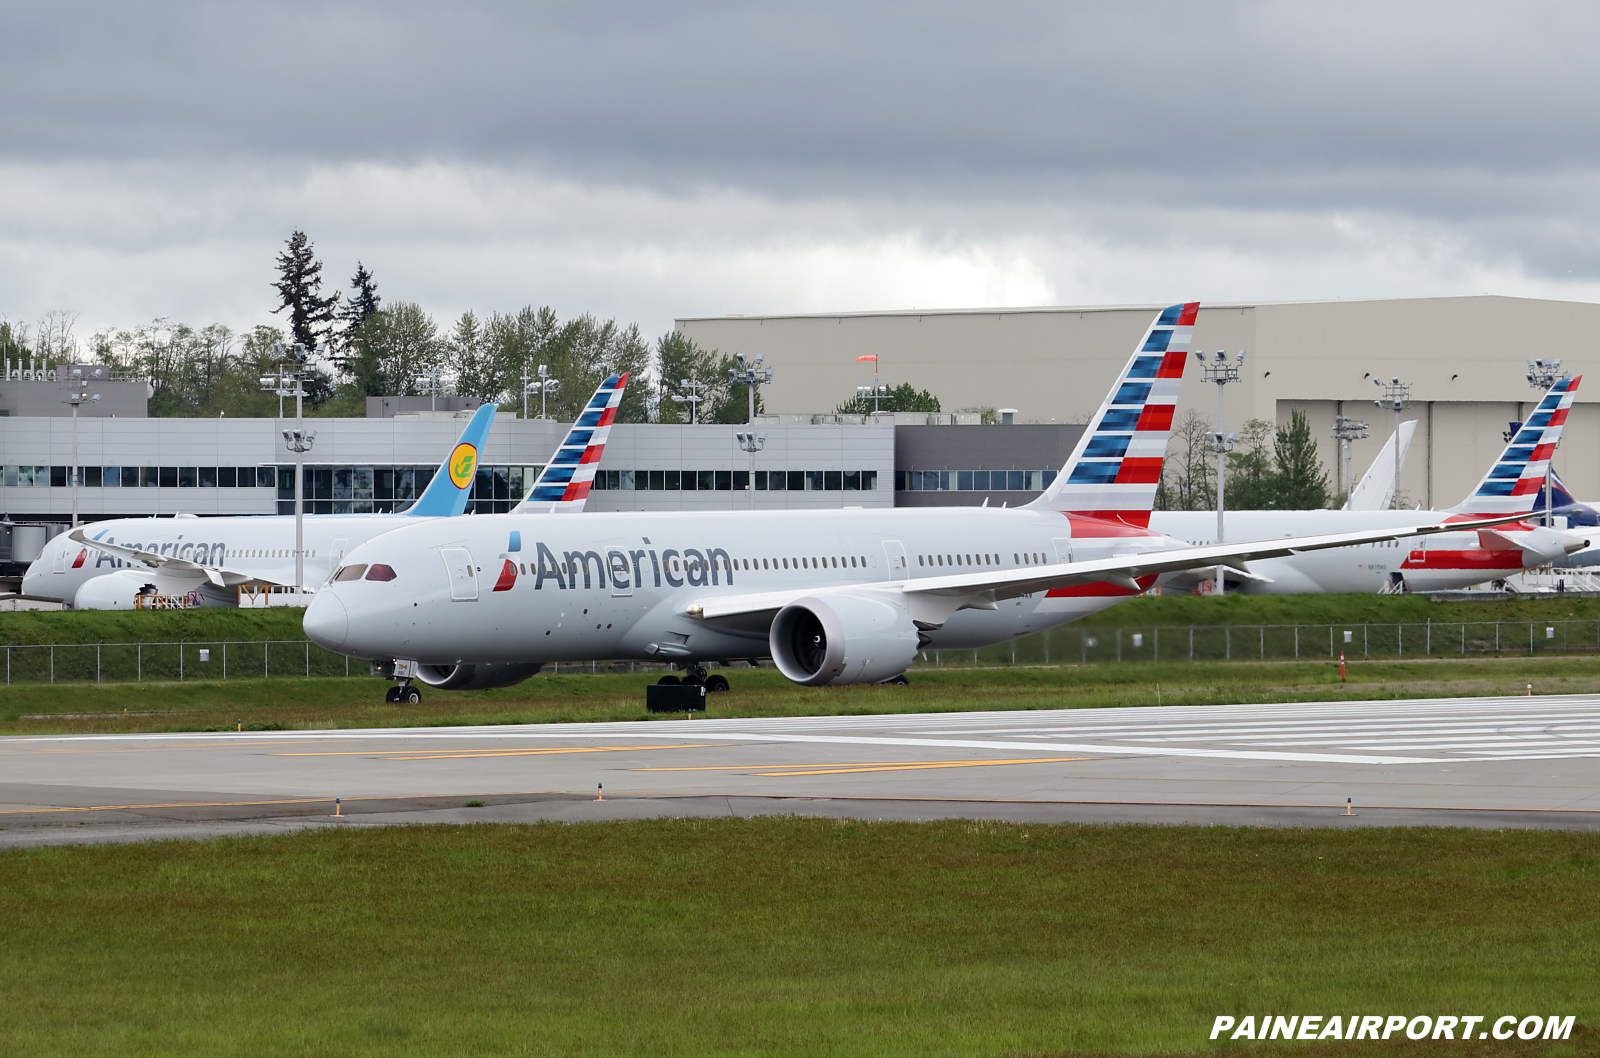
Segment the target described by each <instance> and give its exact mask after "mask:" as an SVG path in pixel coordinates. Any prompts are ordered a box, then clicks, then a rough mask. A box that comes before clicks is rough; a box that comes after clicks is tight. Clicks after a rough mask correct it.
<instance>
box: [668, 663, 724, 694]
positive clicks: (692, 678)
mask: <svg viewBox="0 0 1600 1058" xmlns="http://www.w3.org/2000/svg"><path fill="white" fill-rule="evenodd" d="M656 683H658V684H664V685H666V686H669V687H670V686H674V685H676V684H680V683H687V684H689V685H690V686H701V685H703V686H704V687H705V689H706V693H707V694H719V693H721V692H722V691H726V690H728V689H729V685H728V678H727V677H726V676H724V675H722V674H721V673H716V674H714V675H707V673H706V670H705V666H704V665H701V664H700V663H699V662H694V661H691V662H689V663H688V664H687V665H685V666H684V667H683V676H682V677H681V678H680V677H678V676H674V675H673V674H672V673H668V674H667V675H665V676H663V677H661V678H660V679H659V680H657V681H656Z"/></svg>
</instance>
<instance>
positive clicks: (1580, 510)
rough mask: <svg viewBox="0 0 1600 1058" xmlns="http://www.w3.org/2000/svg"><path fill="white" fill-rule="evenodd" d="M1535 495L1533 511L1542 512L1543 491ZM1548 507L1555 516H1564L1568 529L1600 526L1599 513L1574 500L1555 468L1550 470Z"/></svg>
mask: <svg viewBox="0 0 1600 1058" xmlns="http://www.w3.org/2000/svg"><path fill="white" fill-rule="evenodd" d="M1536 495H1537V498H1536V499H1535V500H1534V501H1533V509H1534V510H1535V511H1543V510H1544V489H1540V490H1539V491H1538V493H1537V494H1536ZM1550 507H1551V509H1552V510H1553V511H1555V513H1556V514H1559V515H1563V516H1565V518H1566V519H1567V528H1569V529H1576V528H1584V529H1589V528H1593V527H1594V526H1597V525H1600V511H1596V510H1595V509H1594V508H1593V507H1591V506H1589V505H1588V504H1587V503H1584V502H1582V501H1581V500H1578V499H1577V498H1575V497H1574V496H1573V495H1572V490H1571V489H1569V488H1567V483H1566V482H1564V481H1562V480H1561V475H1560V474H1558V473H1556V469H1555V467H1551V468H1550Z"/></svg>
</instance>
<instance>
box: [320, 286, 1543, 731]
mask: <svg viewBox="0 0 1600 1058" xmlns="http://www.w3.org/2000/svg"><path fill="white" fill-rule="evenodd" d="M1198 309H1199V306H1198V304H1197V303H1189V304H1183V305H1173V306H1171V307H1169V308H1167V309H1166V310H1164V311H1162V312H1161V313H1160V314H1158V315H1157V317H1156V319H1155V321H1154V322H1153V323H1152V324H1151V326H1150V327H1149V329H1148V330H1147V331H1146V332H1145V334H1144V336H1143V338H1142V339H1140V341H1139V343H1138V345H1137V346H1136V347H1135V352H1134V354H1133V356H1132V357H1131V358H1130V359H1129V361H1128V363H1127V365H1126V366H1125V367H1124V368H1123V370H1122V373H1121V375H1120V376H1119V377H1118V379H1117V380H1116V383H1115V384H1114V385H1113V386H1112V388H1111V392H1110V394H1109V395H1108V396H1107V398H1106V400H1105V402H1104V403H1103V404H1102V405H1101V407H1100V410H1099V411H1098V413H1097V414H1096V415H1095V417H1094V419H1093V420H1092V421H1091V423H1090V425H1089V427H1088V429H1087V430H1086V431H1085V432H1084V435H1083V437H1082V438H1081V439H1080V441H1079V443H1078V446H1077V448H1076V450H1075V451H1074V453H1073V456H1072V458H1071V460H1069V462H1068V463H1067V465H1066V468H1065V469H1064V470H1063V472H1062V473H1061V474H1060V475H1059V476H1058V477H1057V478H1056V480H1055V481H1054V483H1052V485H1051V486H1050V488H1048V489H1046V490H1045V492H1044V493H1043V494H1042V495H1041V496H1040V497H1039V498H1038V499H1037V500H1035V501H1034V502H1033V503H1031V504H1028V505H1027V506H1025V507H1021V508H1014V509H996V508H992V507H990V508H972V507H964V508H940V509H932V508H921V509H918V508H896V509H892V510H859V509H858V510H852V509H843V510H836V511H750V512H718V513H714V514H704V513H691V512H652V513H636V512H627V513H593V514H589V515H586V516H585V517H583V518H548V517H542V516H528V515H520V514H515V513H513V514H505V515H489V516H486V517H475V518H463V519H455V520H453V521H450V522H431V523H428V524H418V525H408V526H402V527H400V528H398V529H395V530H393V531H391V532H389V533H385V534H384V535H382V536H380V537H377V538H375V539H373V540H372V541H370V542H368V543H366V544H364V545H362V546H360V547H358V548H355V549H353V550H352V551H351V552H350V554H349V555H348V556H347V557H346V558H345V563H344V565H343V566H342V567H341V568H340V569H339V571H338V572H337V573H336V574H335V576H334V577H333V579H332V580H331V581H330V582H329V583H328V584H326V585H325V586H324V587H323V589H322V590H321V591H319V592H318V593H317V596H316V598H315V599H314V600H313V601H312V603H311V605H310V607H309V608H308V609H307V611H306V615H305V619H304V625H305V630H306V634H307V635H308V636H310V638H311V639H312V640H313V641H315V642H317V643H319V644H321V645H322V646H324V647H327V648H329V649H331V650H336V651H340V652H342V653H345V654H348V655H350V656H353V657H362V658H367V659H371V660H373V661H375V662H377V663H379V664H384V663H385V659H401V660H400V661H399V662H398V663H397V664H396V665H395V667H394V668H393V669H392V670H386V671H389V672H391V673H392V674H393V675H394V676H395V677H396V678H397V679H398V680H400V681H401V687H400V688H394V689H391V691H390V697H391V699H396V698H397V697H400V696H401V695H403V700H406V701H412V702H414V701H417V700H419V699H420V692H419V691H418V688H417V687H416V686H415V685H409V681H410V680H412V679H419V680H421V681H422V682H424V683H427V684H431V685H434V686H442V687H458V686H478V687H482V686H492V685H504V684H509V683H515V682H517V681H518V680H521V679H525V678H526V677H527V676H529V675H531V674H532V673H534V672H537V671H538V670H539V667H540V665H541V664H543V663H546V662H549V661H553V660H567V659H573V660H582V659H590V658H594V659H600V658H607V659H610V658H637V659H656V660H667V661H673V662H676V663H678V664H679V665H680V666H682V667H683V668H684V669H685V670H686V674H687V679H688V680H689V681H691V682H694V681H703V682H705V683H706V686H707V687H708V689H714V688H717V687H726V680H725V678H724V677H722V676H721V675H717V676H712V677H710V678H709V679H708V678H707V673H706V672H705V670H704V667H703V662H705V661H707V660H712V659H730V658H757V657H769V656H770V657H771V658H772V659H773V661H774V662H775V663H776V665H777V667H778V669H779V670H780V671H781V672H783V674H784V675H785V676H787V677H789V678H790V679H792V680H794V681H796V682H797V683H802V684H807V685H822V684H832V683H863V682H875V681H884V680H889V679H898V678H903V675H902V674H903V673H904V670H905V668H906V667H907V665H909V664H910V662H911V660H912V657H913V656H914V654H915V653H916V652H917V651H918V650H919V649H923V648H929V647H961V646H979V645H985V644H990V643H996V642H1001V641H1004V640H1007V639H1011V638H1013V637H1016V636H1023V635H1027V634H1029V633H1032V632H1037V631H1040V630H1042V629H1044V628H1048V627H1050V626H1052V625H1057V624H1061V623H1064V622H1066V621H1070V620H1073V619H1075V618H1078V617H1082V616H1084V615H1086V614H1089V613H1093V612H1095V611H1097V610H1100V609H1103V608H1105V607H1107V606H1110V605H1112V604H1114V603H1116V602H1119V601H1121V600H1122V599H1125V598H1128V597H1131V596H1133V595H1136V594H1138V593H1139V592H1141V591H1143V590H1145V589H1147V588H1148V587H1149V586H1150V585H1151V584H1152V583H1154V581H1155V579H1156V578H1157V577H1158V576H1160V575H1161V574H1163V573H1167V572H1171V571H1177V570H1185V569H1190V568H1193V567H1196V566H1202V565H1215V564H1217V563H1226V564H1240V565H1243V564H1244V563H1246V562H1248V561H1251V560H1256V559H1260V558H1265V557H1270V556H1277V555H1286V554H1291V553H1295V552H1300V551H1306V550H1311V549H1317V548H1330V547H1340V546H1348V545H1351V544H1365V543H1368V542H1371V541H1375V540H1383V539H1390V538H1395V537H1401V536H1414V535H1426V534H1429V533H1434V532H1441V531H1445V530H1446V529H1447V528H1448V527H1446V526H1442V525H1437V524H1432V523H1431V522H1430V520H1429V519H1426V518H1422V519H1420V520H1417V521H1415V522H1411V523H1407V524H1406V525H1404V526H1400V527H1396V528H1389V529H1383V530H1374V531H1370V532H1357V533H1336V534H1327V535H1322V536H1318V537H1311V538H1306V539H1281V538H1280V539H1274V540H1267V541H1261V542H1255V543H1228V544H1222V545H1213V546H1199V547H1197V546H1191V545H1189V544H1186V543H1185V542H1183V541H1182V540H1176V539H1172V538H1170V537H1166V536H1163V535H1162V534H1161V533H1159V532H1155V531H1152V530H1151V529H1149V528H1148V527H1147V526H1148V522H1149V517H1150V506H1151V502H1152V500H1153V498H1154V495H1155V489H1156V483H1157V482H1158V480H1159V479H1160V475H1161V465H1162V460H1163V457H1164V453H1165V450H1166V443H1167V437H1168V434H1169V433H1170V431H1171V427H1172V414H1173V407H1174V402H1175V401H1176V399H1177V394H1178V386H1179V383H1180V382H1181V380H1182V376H1183V370H1184V365H1185V362H1186V361H1187V359H1188V348H1189V342H1190V338H1191V334H1192V332H1193V329H1194V322H1195V316H1196V313H1197V312H1198ZM1515 517H1516V516H1515V515H1512V516H1510V518H1511V519H1514V518H1515ZM1500 520H1509V519H1489V520H1487V521H1485V522H1483V523H1482V524H1483V525H1485V526H1490V525H1494V524H1498V522H1499V521H1500ZM674 678H675V677H674ZM397 692H399V694H397Z"/></svg>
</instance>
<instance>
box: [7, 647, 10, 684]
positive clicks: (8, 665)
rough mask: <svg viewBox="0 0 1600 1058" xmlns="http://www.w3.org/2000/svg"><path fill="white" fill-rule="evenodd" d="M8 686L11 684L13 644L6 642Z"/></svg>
mask: <svg viewBox="0 0 1600 1058" xmlns="http://www.w3.org/2000/svg"><path fill="white" fill-rule="evenodd" d="M6 686H7V687H9V686H11V644H9V643H7V644H6Z"/></svg>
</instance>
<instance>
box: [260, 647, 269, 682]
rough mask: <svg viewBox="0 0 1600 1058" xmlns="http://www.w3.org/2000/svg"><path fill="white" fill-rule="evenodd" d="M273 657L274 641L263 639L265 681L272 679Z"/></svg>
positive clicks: (262, 653)
mask: <svg viewBox="0 0 1600 1058" xmlns="http://www.w3.org/2000/svg"><path fill="white" fill-rule="evenodd" d="M271 657H272V640H270V639H263V640H262V641H261V678H262V679H264V680H268V679H271V678H272V662H271V660H270V659H271Z"/></svg>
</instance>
